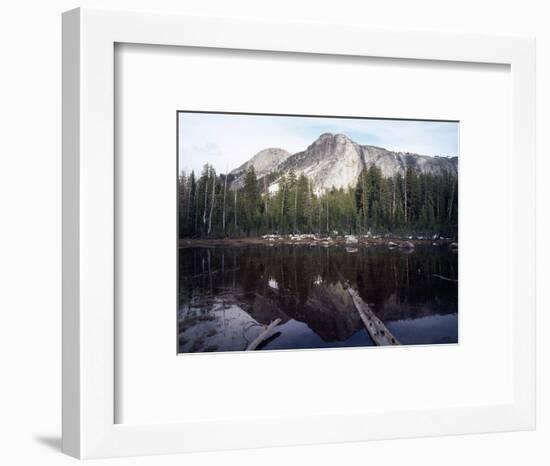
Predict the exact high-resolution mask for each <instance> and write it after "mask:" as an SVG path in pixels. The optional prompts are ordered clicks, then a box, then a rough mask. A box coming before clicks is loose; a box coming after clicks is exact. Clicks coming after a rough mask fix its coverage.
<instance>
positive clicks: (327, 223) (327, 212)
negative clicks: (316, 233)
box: [327, 196, 330, 235]
mask: <svg viewBox="0 0 550 466" xmlns="http://www.w3.org/2000/svg"><path fill="white" fill-rule="evenodd" d="M329 231H330V229H329V222H328V196H327V235H328V234H329Z"/></svg>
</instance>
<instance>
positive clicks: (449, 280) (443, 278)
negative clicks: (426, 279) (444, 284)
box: [432, 273, 458, 283]
mask: <svg viewBox="0 0 550 466" xmlns="http://www.w3.org/2000/svg"><path fill="white" fill-rule="evenodd" d="M432 275H433V276H434V277H437V278H440V279H441V280H445V281H448V282H453V283H458V280H455V279H454V278H449V277H444V276H443V275H438V274H436V273H433V274H432Z"/></svg>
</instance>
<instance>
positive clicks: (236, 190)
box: [235, 188, 239, 233]
mask: <svg viewBox="0 0 550 466" xmlns="http://www.w3.org/2000/svg"><path fill="white" fill-rule="evenodd" d="M238 191H239V190H238V189H237V188H235V233H237V192H238Z"/></svg>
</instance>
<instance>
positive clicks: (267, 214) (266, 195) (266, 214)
mask: <svg viewBox="0 0 550 466" xmlns="http://www.w3.org/2000/svg"><path fill="white" fill-rule="evenodd" d="M264 193H265V224H266V227H267V230H268V233H269V193H268V191H267V182H266V180H265V176H264Z"/></svg>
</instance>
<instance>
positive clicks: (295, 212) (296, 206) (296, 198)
mask: <svg viewBox="0 0 550 466" xmlns="http://www.w3.org/2000/svg"><path fill="white" fill-rule="evenodd" d="M297 217H298V183H296V187H295V188H294V233H296V221H297Z"/></svg>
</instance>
